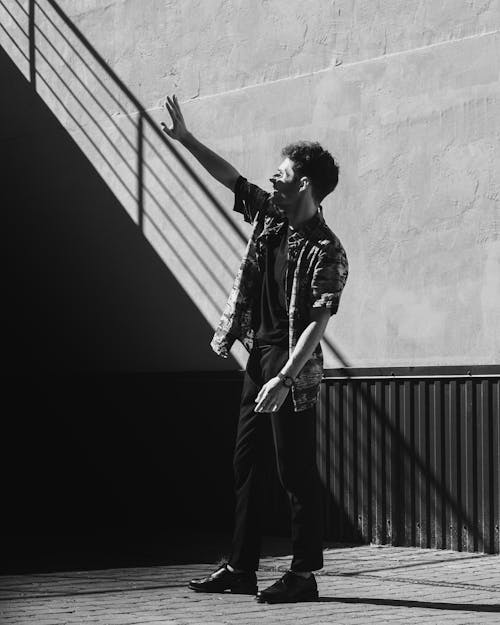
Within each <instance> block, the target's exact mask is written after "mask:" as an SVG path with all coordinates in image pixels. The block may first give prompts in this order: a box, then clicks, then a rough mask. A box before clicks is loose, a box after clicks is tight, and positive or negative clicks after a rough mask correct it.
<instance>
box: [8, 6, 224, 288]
mask: <svg viewBox="0 0 500 625" xmlns="http://www.w3.org/2000/svg"><path fill="white" fill-rule="evenodd" d="M16 1H17V0H16ZM0 6H2V7H3V8H4V10H5V11H6V12H7V13H8V14H9V15H10V16H11V18H12V19H13V20H14V21H16V20H15V17H14V16H12V14H11V13H10V12H9V11H8V9H7V8H6V7H5V5H4V4H3V2H2V0H0ZM16 24H17V25H18V26H19V27H20V25H19V24H18V23H17V21H16ZM37 28H38V27H37ZM38 30H39V29H38ZM23 32H24V31H23ZM40 32H42V31H40ZM24 34H25V33H24ZM42 34H43V36H44V37H45V39H47V38H46V36H45V34H44V33H42ZM47 41H48V39H47ZM49 44H50V45H51V47H52V48H53V49H54V50H55V52H56V53H57V54H58V55H59V57H60V58H61V59H62V60H63V61H64V62H65V63H66V65H68V67H70V66H69V64H67V62H66V60H65V59H64V58H63V57H62V56H61V54H60V53H59V51H58V50H56V48H55V47H54V46H53V44H52V43H51V42H50V41H49ZM35 49H36V50H37V51H38V54H39V55H40V56H41V57H42V58H43V60H44V61H45V63H46V64H47V65H48V66H49V67H50V69H51V70H52V71H53V72H54V74H55V75H56V76H57V77H58V78H59V80H60V81H61V84H62V85H63V86H64V87H65V88H66V89H67V90H68V92H69V93H70V94H71V95H72V96H73V98H74V100H75V102H76V103H77V104H78V105H79V106H80V107H81V108H82V110H83V111H84V112H85V113H86V114H87V115H88V117H89V118H90V119H91V120H92V121H93V122H94V124H95V126H96V128H97V129H98V130H99V131H100V132H101V133H102V134H103V135H104V137H105V139H106V140H107V141H108V143H109V144H110V145H111V147H112V148H113V150H114V151H115V152H116V154H117V156H118V157H119V158H120V159H121V160H122V161H123V162H124V163H125V165H126V167H127V168H128V170H129V171H130V173H131V174H132V175H134V176H135V175H136V172H135V170H134V169H133V168H132V166H131V165H130V164H129V162H128V161H127V160H126V159H125V157H124V156H123V155H122V154H121V153H120V151H119V150H118V147H117V146H116V144H115V143H114V142H113V141H112V140H111V138H110V137H109V136H108V135H107V134H106V132H105V131H104V129H103V128H102V127H101V126H100V125H99V123H98V122H97V121H96V119H95V118H94V117H93V116H92V115H91V114H90V112H89V111H88V110H87V109H86V108H85V106H84V105H83V104H82V102H81V101H80V100H79V99H78V97H77V96H76V94H75V93H74V92H73V91H72V90H71V89H70V88H69V87H68V85H67V84H66V83H65V82H64V81H63V80H62V78H61V76H60V75H59V73H58V72H57V70H56V68H55V67H54V66H53V65H52V64H51V63H50V61H49V60H48V59H47V57H46V56H45V55H44V54H43V52H42V51H41V50H40V48H38V47H36V46H35ZM70 69H71V71H72V72H73V74H74V75H75V76H76V77H77V78H78V80H79V81H80V82H81V84H82V85H83V86H84V87H85V89H86V90H87V91H88V92H89V90H88V88H87V87H86V85H84V83H83V82H82V81H81V79H80V78H79V77H78V76H77V75H76V74H75V72H74V70H73V69H72V68H71V67H70ZM36 73H37V74H38V75H39V76H40V77H41V78H42V80H43V81H44V83H45V84H46V85H47V86H49V85H48V83H47V81H46V80H45V78H44V77H43V75H42V74H41V73H40V72H39V71H37V72H36ZM49 89H50V90H51V92H52V93H53V95H54V96H55V97H57V96H56V95H55V92H54V91H53V89H52V88H50V87H49ZM89 93H90V92H89ZM92 97H93V99H94V100H95V102H97V103H98V104H99V106H101V105H100V103H99V102H98V100H97V99H96V98H95V96H93V94H92ZM57 99H58V101H59V103H60V104H61V105H62V106H63V108H64V109H65V110H66V112H67V113H68V114H69V115H70V116H71V118H72V120H73V121H74V122H75V123H76V124H77V125H78V127H79V128H80V130H82V132H84V134H85V136H86V137H87V139H88V140H89V141H90V142H91V143H92V145H93V147H94V148H95V149H96V150H97V151H98V153H99V155H100V156H101V158H103V160H104V161H105V162H106V164H107V165H108V166H109V167H110V169H111V170H112V171H113V173H114V174H115V176H116V177H117V178H118V179H119V180H120V182H121V183H122V185H123V186H124V187H125V189H126V190H127V191H128V192H129V194H130V195H131V197H132V198H133V199H134V200H135V199H136V198H135V197H134V196H133V194H132V192H131V191H130V189H129V188H128V187H127V185H126V183H125V182H124V181H123V179H122V178H121V177H120V176H119V174H118V172H116V170H115V169H114V167H113V166H112V164H111V163H110V161H108V159H107V158H106V157H105V156H104V154H103V153H102V152H101V150H100V149H99V148H98V147H97V146H96V144H95V143H94V142H93V141H92V140H91V139H90V137H89V135H88V134H87V133H86V132H85V131H84V130H83V127H82V126H81V125H80V124H79V123H78V122H77V121H76V119H75V118H74V117H73V115H71V113H70V112H69V110H68V109H67V108H66V106H65V105H64V104H63V103H62V101H61V100H60V99H59V98H58V97H57ZM101 108H102V109H103V110H104V111H105V109H104V108H103V107H102V106H101ZM105 112H106V113H107V111H105ZM107 114H108V113H107ZM108 116H109V114H108ZM109 117H110V118H111V116H109ZM142 120H143V116H142V114H140V116H139V123H142ZM112 121H113V123H114V124H115V126H116V127H117V128H118V130H119V132H120V133H121V134H122V136H124V137H126V135H125V133H124V132H123V131H122V130H121V129H120V128H119V127H118V126H117V125H116V123H115V121H114V120H112ZM126 140H127V142H128V144H129V145H130V146H131V147H132V148H133V149H135V146H134V144H132V142H131V141H130V140H129V139H128V137H126ZM148 143H149V142H148ZM141 148H142V143H140V144H139V152H141V155H140V159H139V160H140V161H141V164H142V162H143V159H142V149H141ZM155 151H156V150H155ZM156 153H157V154H158V156H160V155H159V153H158V152H157V151H156ZM160 158H161V156H160ZM162 162H163V161H162ZM165 165H166V163H165ZM166 166H167V169H168V170H169V171H170V173H172V174H174V172H173V171H172V170H171V169H170V168H169V167H168V165H166ZM146 168H147V169H148V170H149V171H150V173H151V174H153V176H154V177H155V179H156V180H157V182H158V183H159V184H160V186H161V187H162V189H163V190H164V191H165V193H167V194H168V196H169V198H170V200H171V201H172V202H174V203H175V205H176V206H177V207H178V209H179V211H180V212H181V213H182V214H183V215H184V216H185V218H186V219H187V220H188V221H189V223H190V224H191V226H192V227H193V228H194V230H195V231H196V232H197V233H198V235H199V236H200V238H201V239H202V240H205V241H206V242H207V243H208V245H209V247H210V249H211V250H212V252H213V253H214V254H215V256H216V257H217V259H218V260H219V261H220V262H221V264H222V265H223V266H224V268H225V269H226V271H227V272H228V274H229V275H230V276H232V275H233V271H232V269H231V267H229V265H228V264H227V263H226V261H225V259H224V258H223V257H222V256H221V255H220V253H219V252H218V250H217V249H216V248H215V247H214V246H213V245H211V244H210V242H209V241H207V239H206V237H204V235H203V234H202V232H201V231H200V229H199V227H198V225H197V224H196V223H195V222H194V221H193V219H192V218H191V217H190V216H189V214H188V213H186V212H185V211H183V210H182V207H181V205H180V204H179V202H178V201H177V200H176V198H175V197H174V196H173V195H172V194H171V193H170V191H169V190H168V188H167V187H166V185H165V184H164V183H163V181H161V180H160V178H159V177H158V176H157V175H156V172H154V171H153V170H152V169H151V168H150V167H149V166H148V165H146ZM140 171H141V172H142V171H143V168H142V167H141V169H140ZM174 177H175V178H176V180H177V181H178V182H180V180H179V178H178V177H177V175H176V174H174ZM181 184H182V186H183V187H184V188H186V187H185V186H184V184H183V183H181ZM138 191H139V193H138V197H139V200H142V198H143V191H144V186H143V184H142V180H141V181H139V188H138ZM146 192H147V193H148V195H149V196H150V198H151V199H152V200H153V201H154V202H155V204H156V205H157V207H158V208H159V210H160V211H161V212H162V213H163V215H164V216H165V217H166V218H167V219H168V220H169V221H170V222H171V223H172V221H171V220H170V218H169V217H168V215H167V214H166V212H165V210H164V209H163V207H162V206H161V205H160V203H159V202H158V201H157V200H156V198H155V197H154V196H153V195H152V193H151V192H150V191H149V190H148V189H146ZM139 204H141V202H140V201H139ZM204 212H205V211H204ZM141 219H142V205H141V206H139V221H140V220H141ZM211 223H212V224H215V222H214V221H213V220H212V219H211ZM216 229H217V230H218V232H219V234H222V233H221V231H220V230H219V229H218V228H217V227H216ZM176 230H177V232H178V234H179V235H180V236H181V237H182V238H183V240H184V241H185V243H186V244H187V245H188V246H189V247H190V249H191V250H192V251H193V253H194V254H195V255H197V257H198V260H199V261H200V262H201V263H202V264H203V265H204V266H205V267H206V268H207V270H208V271H209V273H210V275H211V277H212V278H213V279H214V280H215V281H216V282H217V284H218V286H219V287H220V288H221V290H222V291H223V292H224V293H225V292H226V288H225V287H224V286H223V285H222V284H221V283H220V282H219V280H218V279H217V277H216V276H215V275H214V274H213V273H212V272H211V271H210V269H209V268H208V266H207V265H206V264H205V263H204V262H203V260H202V259H201V257H199V255H198V254H197V252H196V250H195V248H193V247H192V245H191V244H190V242H189V241H188V240H187V239H186V238H185V237H184V235H183V234H182V233H181V232H180V231H179V230H178V229H177V228H176ZM224 238H225V237H224ZM226 240H227V239H226ZM233 251H234V250H233Z"/></svg>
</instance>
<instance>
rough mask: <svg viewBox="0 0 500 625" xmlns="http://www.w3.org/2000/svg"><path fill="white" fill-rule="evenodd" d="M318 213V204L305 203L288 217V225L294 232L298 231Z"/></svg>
mask: <svg viewBox="0 0 500 625" xmlns="http://www.w3.org/2000/svg"><path fill="white" fill-rule="evenodd" d="M317 212H318V207H317V206H316V204H314V203H313V202H305V203H304V204H302V205H299V206H297V208H296V210H294V211H293V212H291V214H290V215H288V223H289V224H290V226H291V227H292V228H293V229H294V230H297V228H300V226H301V225H302V224H304V223H306V222H307V221H309V220H310V219H312V218H313V217H314V215H316V213H317Z"/></svg>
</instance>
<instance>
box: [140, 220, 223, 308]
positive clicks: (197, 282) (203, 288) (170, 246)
mask: <svg viewBox="0 0 500 625" xmlns="http://www.w3.org/2000/svg"><path fill="white" fill-rule="evenodd" d="M144 216H145V217H146V218H147V219H148V221H149V223H150V224H151V225H152V226H153V227H154V229H155V230H156V232H157V233H158V234H159V235H160V237H161V238H162V239H163V241H164V242H165V243H166V244H167V245H168V247H169V248H170V250H171V251H172V252H173V253H174V255H175V256H176V257H177V258H178V260H179V262H180V263H181V264H182V265H183V267H184V269H185V270H186V271H187V272H188V273H189V275H190V276H191V278H192V279H193V280H194V281H195V282H196V284H197V285H198V286H199V287H200V289H201V290H202V292H203V293H205V296H206V297H207V299H209V300H210V302H211V304H212V306H214V307H215V309H216V310H218V309H219V308H220V303H217V302H216V301H215V300H214V299H213V298H212V295H211V294H210V291H208V290H207V287H206V285H204V284H203V283H202V282H200V279H199V278H198V276H196V274H194V273H193V270H192V269H191V268H190V267H189V265H188V264H187V263H186V261H185V260H184V259H183V258H182V257H181V256H180V255H179V254H178V253H177V251H176V250H175V248H174V247H173V246H172V244H171V243H170V242H169V241H168V240H167V239H166V237H165V235H164V234H163V232H162V231H161V230H160V228H159V227H158V226H157V224H156V223H155V222H154V221H153V220H152V219H151V218H150V216H149V215H148V214H147V213H144Z"/></svg>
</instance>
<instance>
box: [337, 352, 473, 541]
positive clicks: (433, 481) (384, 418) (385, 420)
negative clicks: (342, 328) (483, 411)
mask: <svg viewBox="0 0 500 625" xmlns="http://www.w3.org/2000/svg"><path fill="white" fill-rule="evenodd" d="M325 343H326V344H327V346H328V347H329V349H330V350H331V351H332V352H333V353H334V354H335V356H336V357H337V358H338V359H339V360H340V362H341V363H342V365H343V368H344V370H343V373H344V375H345V376H346V378H352V375H351V373H350V371H349V367H350V365H349V363H348V362H347V360H346V358H345V357H344V356H343V354H342V353H341V352H340V350H339V349H338V348H336V347H335V346H334V345H333V343H332V342H331V341H329V340H325ZM358 392H359V393H360V394H361V397H362V399H363V401H364V403H365V406H366V407H367V408H369V407H373V411H374V413H375V416H376V418H377V419H378V421H379V422H380V423H381V424H382V427H383V428H384V430H385V428H387V429H388V430H389V432H390V433H391V435H392V437H393V438H394V440H395V443H396V444H395V445H393V446H392V447H395V446H396V445H398V446H399V447H400V448H402V449H403V451H404V452H405V453H406V454H407V455H408V457H409V458H410V459H411V461H412V465H416V466H417V467H418V469H419V470H420V472H421V473H423V474H424V475H425V476H426V477H428V479H429V483H430V485H431V486H432V487H433V488H434V489H435V490H436V491H437V492H440V493H442V495H443V498H444V502H443V503H444V504H448V505H449V506H450V508H451V509H452V510H453V512H454V513H455V515H456V517H457V518H458V519H461V520H463V521H465V522H466V523H467V526H468V527H474V525H473V523H472V519H471V518H470V517H469V516H468V515H467V513H466V511H465V509H464V508H463V507H462V506H461V505H459V504H458V503H457V502H456V501H455V499H454V498H453V496H452V494H451V492H450V491H449V490H448V489H447V488H446V486H445V485H444V484H443V483H442V482H440V481H439V480H438V479H437V478H436V475H435V473H434V472H432V471H431V470H430V469H429V467H428V466H427V465H426V464H425V463H424V462H423V461H422V460H421V458H420V456H419V455H418V454H417V453H416V452H415V450H414V449H412V447H411V446H410V445H409V444H408V443H407V442H406V441H405V440H404V438H403V437H402V435H401V432H400V431H399V430H398V429H396V428H395V427H394V426H393V425H392V424H391V421H390V419H389V416H388V414H387V413H386V412H384V411H383V410H382V408H381V407H380V406H379V405H378V403H377V402H376V401H375V399H374V398H373V397H372V396H371V395H370V394H369V393H368V392H367V391H365V390H364V389H363V387H362V385H359V388H358ZM348 401H349V403H350V405H351V411H352V410H353V404H352V401H353V400H352V399H348ZM376 435H377V436H379V437H380V434H378V432H377V433H376ZM406 479H408V477H407V475H406V472H405V480H406ZM482 538H483V539H484V537H482Z"/></svg>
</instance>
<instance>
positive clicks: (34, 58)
mask: <svg viewBox="0 0 500 625" xmlns="http://www.w3.org/2000/svg"><path fill="white" fill-rule="evenodd" d="M7 2H8V0H0V11H3V12H4V13H5V14H6V15H7V16H8V19H9V20H10V24H9V25H10V26H11V28H10V29H9V28H8V27H7V26H6V25H4V24H5V23H6V22H4V20H2V21H1V22H0V29H1V31H2V32H3V33H4V35H6V36H7V37H8V39H9V41H10V43H11V44H12V46H13V47H14V50H15V51H16V53H18V54H19V55H20V58H21V59H23V60H24V61H26V62H27V63H28V64H29V71H28V75H29V81H30V83H31V85H32V88H33V90H34V91H36V92H37V94H39V95H40V96H41V97H42V98H43V99H44V100H45V101H46V102H47V100H48V102H47V103H48V104H49V105H50V104H53V106H51V109H52V110H53V112H55V113H56V116H57V117H58V118H59V119H60V121H61V118H62V120H63V121H64V122H65V125H66V126H70V125H71V126H72V128H68V131H70V134H72V136H73V139H74V140H75V141H77V143H78V145H79V147H80V149H82V151H84V153H86V156H87V157H88V158H89V160H91V162H92V163H93V164H94V166H95V167H96V169H97V171H98V172H99V173H100V175H101V176H102V177H103V179H104V180H105V182H106V183H107V184H108V186H109V187H110V188H111V190H112V191H113V192H114V193H115V195H116V197H117V199H118V200H119V201H120V202H121V203H122V205H123V207H124V209H125V210H126V212H127V213H128V214H129V216H130V217H131V218H132V219H133V220H134V221H135V222H136V223H137V225H138V227H139V228H140V229H141V231H142V233H143V234H144V236H145V237H146V238H147V239H148V240H149V242H150V243H151V245H152V246H153V248H154V249H155V250H156V251H157V253H158V254H159V255H160V257H161V258H162V260H163V261H164V262H166V264H167V265H168V266H169V268H170V269H171V270H172V272H173V273H174V275H175V276H176V278H177V279H178V281H179V282H180V284H181V285H182V286H183V288H184V289H185V290H186V291H187V293H188V295H189V296H190V297H191V299H192V300H193V301H194V302H195V304H196V305H197V306H198V307H199V308H200V310H201V312H202V313H203V314H204V315H205V317H206V318H207V320H208V321H209V322H210V323H211V324H212V325H214V324H215V323H216V322H217V320H218V317H219V315H220V310H221V309H222V307H223V304H224V302H225V299H226V298H227V293H228V292H229V290H230V287H231V284H232V280H233V277H234V272H235V269H236V267H237V264H238V263H239V260H240V258H241V253H242V247H243V245H244V244H245V243H246V237H245V235H244V234H243V232H242V231H241V230H240V229H239V228H238V226H237V225H236V223H235V222H234V221H233V220H232V219H231V218H230V216H229V215H228V213H227V212H226V211H225V210H224V208H223V206H222V205H221V203H220V202H219V200H218V199H217V198H216V197H215V196H214V194H213V193H212V192H211V190H210V189H209V188H208V187H207V185H206V184H205V183H204V182H203V181H202V180H201V178H200V177H199V176H198V174H197V173H196V171H195V170H194V169H193V168H192V167H191V165H190V164H189V163H188V162H187V161H186V159H185V158H184V157H183V156H182V155H181V154H180V153H179V152H178V150H177V149H176V147H175V146H174V145H173V144H172V142H171V141H170V140H169V139H168V138H167V137H166V135H165V134H164V133H163V132H162V131H161V130H160V128H159V127H158V125H157V123H156V122H155V121H154V119H153V118H152V117H151V115H150V114H149V113H148V111H147V110H146V109H145V108H144V106H143V105H142V104H141V103H140V102H139V100H138V98H137V97H136V96H135V95H134V94H133V93H132V92H131V90H130V89H129V88H128V87H127V86H126V85H125V84H124V82H123V81H122V80H121V79H120V78H119V76H118V75H117V74H116V73H115V71H113V69H111V68H110V67H109V65H108V64H107V63H106V61H105V60H104V59H103V57H102V56H101V55H100V54H99V53H98V52H97V51H96V50H95V48H94V47H93V46H92V45H91V44H90V43H89V41H88V40H87V39H86V37H85V36H84V35H83V34H82V32H81V31H80V30H79V29H78V27H77V26H76V25H75V24H74V23H73V22H72V21H71V19H70V18H69V17H68V16H67V15H66V13H65V12H64V11H63V10H62V9H61V7H60V6H59V5H58V4H57V2H55V1H54V0H38V1H37V0H28V1H27V2H25V3H23V2H21V0H14V1H13V2H11V3H10V5H8V4H6V3H7ZM2 22H4V23H2ZM54 109H55V110H54ZM113 109H115V110H116V112H115V113H113V112H112V110H113ZM78 138H79V139H80V141H78Z"/></svg>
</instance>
